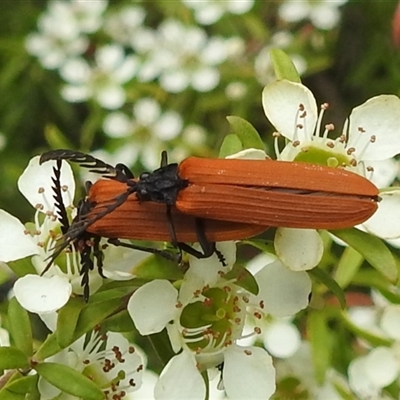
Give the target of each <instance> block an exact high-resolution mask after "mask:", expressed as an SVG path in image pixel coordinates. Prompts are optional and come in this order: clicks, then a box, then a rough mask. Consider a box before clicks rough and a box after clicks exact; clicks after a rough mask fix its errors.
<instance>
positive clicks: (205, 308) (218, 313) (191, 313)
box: [180, 286, 246, 353]
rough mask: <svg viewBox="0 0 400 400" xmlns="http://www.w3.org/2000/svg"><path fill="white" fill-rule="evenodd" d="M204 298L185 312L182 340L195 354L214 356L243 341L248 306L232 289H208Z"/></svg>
mask: <svg viewBox="0 0 400 400" xmlns="http://www.w3.org/2000/svg"><path fill="white" fill-rule="evenodd" d="M201 297H202V299H201V300H199V301H195V302H193V303H190V304H188V305H187V306H186V307H185V308H184V309H183V310H182V314H181V317H180V323H181V326H182V328H183V331H182V336H183V339H184V340H185V342H186V344H187V346H188V347H189V348H190V349H191V350H192V351H195V352H196V353H200V352H203V351H211V352H214V351H216V350H219V349H221V348H223V347H225V346H228V345H229V344H231V343H232V342H233V341H234V340H236V339H237V338H238V337H239V335H240V334H241V331H242V327H243V323H244V315H245V308H246V305H245V302H244V299H243V296H242V295H240V294H239V293H238V292H237V291H236V290H235V288H234V287H232V286H226V287H224V288H218V287H214V288H205V289H204V290H203V291H202V293H201Z"/></svg>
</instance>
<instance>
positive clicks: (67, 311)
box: [56, 297, 85, 348]
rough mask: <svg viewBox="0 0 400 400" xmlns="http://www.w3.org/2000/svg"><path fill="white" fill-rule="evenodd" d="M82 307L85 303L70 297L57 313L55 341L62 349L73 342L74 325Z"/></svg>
mask: <svg viewBox="0 0 400 400" xmlns="http://www.w3.org/2000/svg"><path fill="white" fill-rule="evenodd" d="M84 306H85V303H84V302H83V300H82V299H81V298H78V297H75V298H74V297H71V298H70V300H69V301H68V303H67V304H66V305H65V306H64V307H63V308H62V309H61V310H60V311H59V312H58V318H57V330H56V334H57V341H58V343H59V344H60V346H61V347H62V348H65V347H67V346H68V345H69V344H71V343H72V342H73V341H74V333H75V328H76V324H77V323H78V318H79V314H80V312H81V310H82V308H83V307H84Z"/></svg>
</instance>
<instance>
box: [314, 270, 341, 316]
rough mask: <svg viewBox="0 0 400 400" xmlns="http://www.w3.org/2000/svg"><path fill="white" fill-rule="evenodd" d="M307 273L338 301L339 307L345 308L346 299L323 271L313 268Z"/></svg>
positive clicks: (336, 284)
mask: <svg viewBox="0 0 400 400" xmlns="http://www.w3.org/2000/svg"><path fill="white" fill-rule="evenodd" d="M308 273H309V274H310V275H311V276H312V277H313V278H315V279H316V280H317V281H319V282H321V283H323V284H324V285H325V286H326V287H327V288H328V289H329V290H330V291H331V292H332V293H333V294H334V295H335V296H336V297H337V299H338V300H339V303H340V307H341V308H342V309H344V308H346V297H345V295H344V292H343V290H342V288H341V287H340V286H339V285H338V283H337V282H336V281H335V280H334V279H333V278H332V277H331V276H330V275H329V274H328V273H327V272H326V271H324V270H323V269H321V268H318V267H315V268H313V269H312V270H310V271H308Z"/></svg>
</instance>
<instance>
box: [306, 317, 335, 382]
mask: <svg viewBox="0 0 400 400" xmlns="http://www.w3.org/2000/svg"><path fill="white" fill-rule="evenodd" d="M307 324H308V326H307V332H308V337H309V340H310V344H311V349H312V359H313V365H314V368H315V375H316V379H317V381H318V382H320V383H323V382H324V380H325V373H326V371H327V369H328V368H329V366H330V364H331V357H332V345H333V341H332V335H331V333H330V327H329V326H328V320H327V316H326V314H325V313H324V312H323V311H321V312H320V311H314V312H313V313H311V314H310V315H309V317H308V320H307Z"/></svg>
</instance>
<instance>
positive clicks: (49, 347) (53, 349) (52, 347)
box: [35, 332, 62, 361]
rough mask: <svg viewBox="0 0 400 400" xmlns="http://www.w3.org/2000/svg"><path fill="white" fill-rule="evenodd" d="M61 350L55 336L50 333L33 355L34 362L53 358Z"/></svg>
mask: <svg viewBox="0 0 400 400" xmlns="http://www.w3.org/2000/svg"><path fill="white" fill-rule="evenodd" d="M61 350H62V348H61V346H60V344H59V343H58V341H57V334H56V333H55V332H54V333H51V334H50V335H48V336H47V338H46V340H45V341H44V342H43V343H42V345H41V346H40V348H39V349H38V351H37V352H36V354H35V360H37V361H41V360H44V359H45V358H48V357H51V356H54V354H57V353H59V352H60V351H61Z"/></svg>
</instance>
